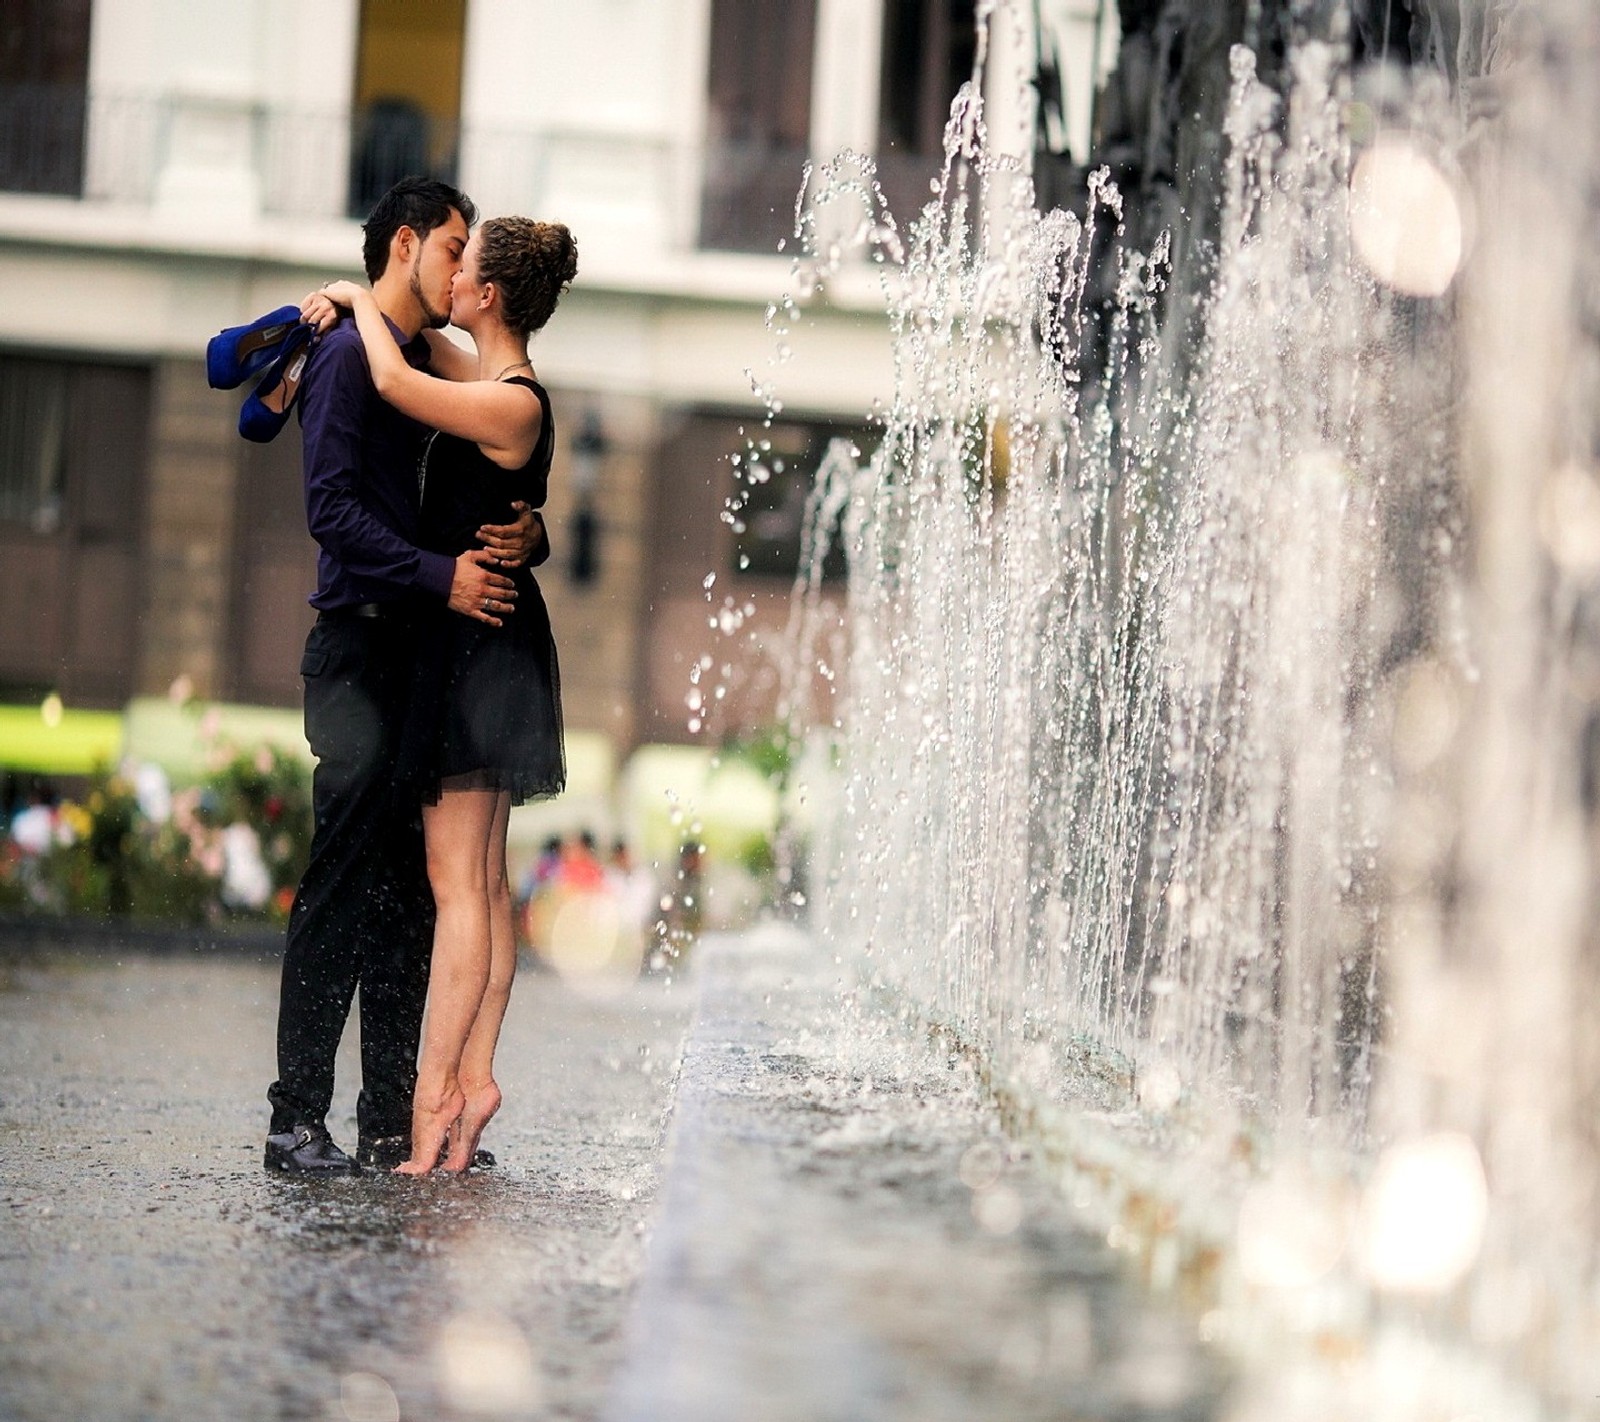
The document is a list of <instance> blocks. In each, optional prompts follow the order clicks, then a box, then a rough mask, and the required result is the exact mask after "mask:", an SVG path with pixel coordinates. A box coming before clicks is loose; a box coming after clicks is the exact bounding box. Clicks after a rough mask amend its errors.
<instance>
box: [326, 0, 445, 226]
mask: <svg viewBox="0 0 1600 1422" xmlns="http://www.w3.org/2000/svg"><path fill="white" fill-rule="evenodd" d="M466 15H467V6H466V0H361V30H360V40H359V44H358V48H357V54H356V83H355V115H354V125H355V127H354V132H353V133H352V135H351V143H350V213H351V215H352V216H354V217H365V216H366V215H367V213H368V212H370V211H371V210H372V205H373V204H374V203H375V202H377V200H378V199H379V198H380V197H382V196H383V195H384V193H386V192H387V191H388V190H389V189H390V188H391V187H393V186H394V184H395V183H396V182H398V181H399V180H400V179H401V178H404V177H407V176H409V175H411V174H413V173H415V174H420V175H423V176H425V177H430V178H443V179H444V180H445V181H446V182H452V183H453V182H454V181H455V179H456V160H457V156H458V140H459V127H460V118H461V60H462V53H463V50H464V47H465V33H466Z"/></svg>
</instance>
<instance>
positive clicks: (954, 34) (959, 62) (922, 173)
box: [878, 0, 977, 223]
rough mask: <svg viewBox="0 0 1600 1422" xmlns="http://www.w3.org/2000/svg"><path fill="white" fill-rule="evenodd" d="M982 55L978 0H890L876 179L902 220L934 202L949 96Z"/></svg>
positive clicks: (887, 2)
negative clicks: (931, 196)
mask: <svg viewBox="0 0 1600 1422" xmlns="http://www.w3.org/2000/svg"><path fill="white" fill-rule="evenodd" d="M976 57H977V14H976V5H975V3H974V0H885V3H884V11H883V82H882V85H881V87H880V89H879V94H880V99H879V110H878V179H879V182H880V183H881V184H882V186H883V191H884V196H885V197H886V198H887V199H888V201H889V208H890V210H891V211H892V212H893V213H894V214H895V216H896V218H898V219H899V220H900V221H901V222H902V223H904V222H906V221H909V220H910V219H911V218H912V217H915V216H916V214H917V213H918V212H920V211H921V209H922V206H923V204H924V203H926V202H927V201H928V183H929V182H930V180H931V179H932V178H934V177H935V176H936V175H937V173H938V171H939V166H940V163H941V162H942V161H943V156H944V127H945V122H946V120H947V119H948V118H949V116H950V101H951V100H952V99H954V98H955V96H956V91H957V90H958V89H959V88H960V87H961V86H962V85H963V84H964V83H966V81H967V80H968V79H970V78H971V77H972V66H973V63H974V61H975V59H976Z"/></svg>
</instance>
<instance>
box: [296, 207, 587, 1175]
mask: <svg viewBox="0 0 1600 1422" xmlns="http://www.w3.org/2000/svg"><path fill="white" fill-rule="evenodd" d="M576 274H577V247H576V244H575V243H574V242H573V240H572V235H571V233H569V232H568V231H567V229H566V228H565V227H563V226H561V225H560V224H559V223H544V222H533V221H530V220H529V219H527V218H519V217H502V218H494V219H491V220H490V221H488V222H485V223H484V224H483V226H482V227H480V228H479V229H478V231H477V232H476V233H474V234H473V236H472V238H471V239H470V241H469V242H468V243H467V247H466V250H465V252H464V253H463V254H462V267H461V271H460V272H459V273H458V274H457V276H456V278H455V283H454V286H453V287H452V289H451V301H450V321H451V324H452V325H454V326H457V327H459V328H460V329H461V330H463V331H466V332H467V333H468V334H469V335H471V337H472V340H473V344H474V345H475V346H476V347H477V353H476V356H475V357H474V356H472V355H469V354H467V353H466V352H464V351H461V350H459V349H458V348H456V347H455V346H453V345H452V344H451V343H450V342H449V341H448V340H446V339H445V338H444V337H442V336H439V335H437V334H436V333H432V332H430V333H429V339H430V342H431V344H432V351H433V359H432V365H433V368H434V369H435V370H438V371H440V372H441V373H442V375H444V376H445V377H447V378H444V379H441V378H438V377H436V376H433V375H429V374H427V373H425V372H423V371H419V370H415V369H413V368H412V367H411V366H410V365H409V364H407V362H406V360H405V357H404V356H403V355H402V353H401V351H400V348H399V346H397V345H396V344H395V340H394V337H393V335H392V334H391V332H390V329H389V325H388V323H387V322H386V321H385V319H384V317H383V314H382V312H381V311H379V309H378V306H377V303H376V302H375V301H374V300H373V298H372V294H371V292H369V291H368V290H367V289H366V288H365V287H361V286H357V285H355V284H354V283H352V282H343V281H341V282H332V283H330V284H329V285H328V286H326V287H324V288H323V294H324V295H325V296H326V297H327V298H328V299H329V300H330V301H332V302H334V303H336V304H337V305H339V306H345V307H349V308H350V309H351V311H352V312H353V313H354V315H355V319H356V325H357V328H358V330H359V331H360V334H361V340H362V344H363V345H364V346H365V347H366V351H367V357H368V362H369V364H370V366H371V369H372V378H373V383H374V385H375V386H376V388H377V391H378V393H379V394H380V395H381V396H382V397H383V398H384V399H385V400H387V401H389V402H390V403H391V404H392V405H394V406H396V407H397V408H398V409H400V410H402V411H403V412H404V413H406V414H407V415H410V416H411V417H412V418H414V419H416V420H419V421H420V422H421V423H423V424H425V425H429V426H431V427H432V428H434V429H435V430H437V431H438V433H437V434H436V435H434V436H433V438H432V441H431V443H430V445H429V447H428V453H427V456H426V458H425V461H424V466H423V501H422V523H423V528H424V535H423V538H424V543H425V545H426V546H427V547H429V548H431V549H433V550H434V551H436V552H440V553H450V554H459V553H460V552H462V551H464V550H466V549H467V548H470V547H474V546H476V542H477V540H476V534H477V530H478V529H479V527H480V526H481V525H483V524H484V523H494V522H503V521H505V520H506V518H508V517H509V516H510V507H511V504H512V502H513V501H515V500H520V501H524V502H526V503H528V504H530V505H531V506H532V507H534V508H538V507H539V506H540V505H542V504H543V503H544V500H545V493H546V488H547V484H548V479H549V473H550V459H551V453H552V451H553V450H554V447H555V427H554V422H553V420H552V416H551V412H550V398H549V396H548V395H547V394H546V392H545V390H544V387H543V386H542V385H540V384H539V382H538V380H537V379H535V377H534V374H533V366H532V362H531V361H530V359H529V357H528V338H529V337H530V336H531V335H532V333H533V332H535V331H537V330H539V329H540V328H542V327H543V326H544V324H545V322H546V321H548V320H549V319H550V316H551V313H552V312H553V311H554V310H555V305H556V301H557V299H558V298H559V297H560V294H561V292H562V291H563V290H565V289H566V287H567V286H568V285H569V284H570V283H571V281H572V279H573V277H574V276H575V275H576ZM304 312H305V315H306V318H307V319H310V320H316V319H317V318H318V316H319V315H324V316H325V315H326V314H328V313H327V312H326V308H322V309H321V310H320V311H319V309H318V305H317V303H316V302H315V301H314V300H308V302H307V305H306V307H305V308H304ZM512 576H513V580H514V582H515V583H516V592H517V596H516V599H515V603H514V608H515V611H514V612H508V613H507V615H506V616H504V617H503V618H494V619H491V620H490V621H487V622H476V621H473V620H471V619H469V618H466V617H461V616H458V615H455V614H453V613H450V612H448V611H443V610H441V611H440V612H439V613H438V614H437V618H436V621H435V622H434V624H433V625H432V626H431V628H430V632H429V634H428V639H427V640H428V645H427V646H426V647H425V648H424V650H423V655H422V656H421V657H420V658H419V663H420V665H421V666H422V668H423V674H422V676H421V678H420V679H419V685H418V696H417V697H416V699H415V704H414V707H413V714H414V717H415V727H414V730H415V734H414V737H413V740H414V743H415V746H416V754H415V756H414V757H408V759H414V760H415V762H416V764H417V766H418V767H419V769H420V772H421V775H422V788H423V796H424V807H423V831H424V834H425V836H426V840H427V853H428V879H429V882H430V884H431V886H432V889H433V895H434V900H435V903H436V904H437V907H438V920H437V923H436V925H435V928H434V937H433V958H432V968H431V975H430V979H429V984H428V1007H427V1019H426V1023H425V1025H424V1028H423V1038H422V1052H421V1056H420V1059H419V1061H418V1065H417V1087H416V1095H415V1097H414V1100H413V1105H412V1120H411V1158H410V1159H409V1160H407V1161H405V1162H404V1163H402V1164H401V1165H400V1166H399V1167H397V1168H398V1170H399V1171H400V1172H401V1173H403V1174H408V1175H421V1174H425V1173H426V1172H427V1171H429V1170H431V1169H433V1168H434V1166H435V1165H440V1166H442V1168H443V1169H445V1170H450V1171H461V1170H465V1169H466V1168H467V1166H468V1165H469V1164H470V1163H471V1161H472V1158H473V1154H474V1152H475V1151H476V1150H477V1147H478V1141H479V1138H480V1137H481V1136H482V1134H483V1128H484V1126H485V1125H486V1124H487V1123H488V1121H489V1118H490V1117H491V1116H493V1115H494V1113H495V1112H496V1110H498V1109H499V1106H500V1089H499V1087H498V1086H497V1085H496V1084H495V1080H494V1051H495V1044H496V1042H497V1041H498V1039H499V1035H500V1024H501V1021H502V1019H503V1018H504V1016H505V1010H506V1004H507V1002H508V1001H509V999H510V995H511V980H512V977H513V975H514V973H515V969H516V951H517V950H516V940H515V938H514V937H513V931H512V911H511V892H510V886H509V884H508V882H507V877H506V821H507V816H508V814H509V812H510V809H511V806H512V805H513V804H520V803H521V802H522V801H523V800H525V799H528V798H531V797H533V796H542V795H552V794H555V793H556V792H558V791H559V790H560V789H561V788H562V787H563V785H564V784H565V781H566V764H565V760H564V757H563V751H562V743H561V703H560V685H559V680H558V674H557V667H556V655H555V643H554V641H553V639H552V637H551V634H550V619H549V615H548V613H547V612H546V610H545V605H544V600H543V598H542V597H541V596H540V595H539V588H538V584H537V583H536V582H535V581H534V579H533V576H532V574H531V573H530V572H529V571H528V570H527V569H526V568H518V569H516V570H515V571H514V572H513V574H512ZM484 610H485V612H490V611H497V612H499V611H505V605H499V606H497V607H496V608H493V609H491V608H490V607H489V606H488V605H487V604H486V605H485V609H484ZM447 1148H448V1149H447ZM441 1155H442V1158H441Z"/></svg>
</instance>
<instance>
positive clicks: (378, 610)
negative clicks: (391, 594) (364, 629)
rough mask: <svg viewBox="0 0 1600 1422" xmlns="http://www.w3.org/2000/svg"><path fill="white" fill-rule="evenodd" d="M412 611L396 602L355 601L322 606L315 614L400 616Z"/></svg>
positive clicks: (409, 614) (323, 615)
mask: <svg viewBox="0 0 1600 1422" xmlns="http://www.w3.org/2000/svg"><path fill="white" fill-rule="evenodd" d="M412 612H413V609H411V608H406V607H402V606H401V605H400V604H399V603H397V602H357V603H351V604H349V605H348V606H346V607H327V608H324V609H323V610H322V611H321V612H319V613H318V614H317V616H318V617H378V618H384V617H387V618H401V617H409V616H411V615H412Z"/></svg>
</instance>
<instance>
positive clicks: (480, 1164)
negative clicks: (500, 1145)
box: [356, 1136, 498, 1170]
mask: <svg viewBox="0 0 1600 1422" xmlns="http://www.w3.org/2000/svg"><path fill="white" fill-rule="evenodd" d="M444 1157H445V1152H444V1151H440V1152H439V1159H440V1160H443V1159H444ZM410 1159H411V1137H410V1136H362V1137H361V1139H360V1140H359V1141H357V1142H356V1160H357V1161H359V1162H360V1163H361V1164H362V1165H364V1166H367V1167H368V1168H370V1169H372V1170H393V1169H394V1168H395V1166H397V1165H400V1164H402V1163H403V1162H405V1161H408V1160H410ZM496 1164H498V1162H497V1161H496V1160H495V1158H494V1156H493V1155H492V1154H490V1152H488V1151H486V1150H479V1151H474V1152H473V1155H472V1169H474V1170H493V1169H494V1168H495V1166H496Z"/></svg>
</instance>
